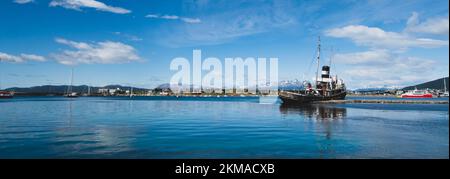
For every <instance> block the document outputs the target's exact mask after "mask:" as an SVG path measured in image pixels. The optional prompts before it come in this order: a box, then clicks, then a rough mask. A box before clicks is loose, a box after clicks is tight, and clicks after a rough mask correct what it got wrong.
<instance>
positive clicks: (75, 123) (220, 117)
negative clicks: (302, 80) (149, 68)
mask: <svg viewBox="0 0 450 179" xmlns="http://www.w3.org/2000/svg"><path fill="white" fill-rule="evenodd" d="M444 100H445V99H444ZM446 100H448V98H447V99H446ZM448 107H449V106H448V105H412V104H407V105H406V104H340V105H311V106H303V107H292V106H284V105H280V104H279V103H277V104H260V103H259V99H258V98H256V97H228V98H217V97H209V98H201V97H200V98H192V97H191V98H176V97H136V98H133V99H132V100H130V98H126V97H110V98H101V97H80V98H77V99H68V98H62V97H16V98H13V99H2V100H0V158H449V112H448Z"/></svg>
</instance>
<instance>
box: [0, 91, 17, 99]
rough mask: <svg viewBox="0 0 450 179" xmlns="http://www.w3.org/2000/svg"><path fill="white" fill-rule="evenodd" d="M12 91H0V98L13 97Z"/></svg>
mask: <svg viewBox="0 0 450 179" xmlns="http://www.w3.org/2000/svg"><path fill="white" fill-rule="evenodd" d="M13 97H14V93H13V92H9V91H0V99H7V98H13Z"/></svg>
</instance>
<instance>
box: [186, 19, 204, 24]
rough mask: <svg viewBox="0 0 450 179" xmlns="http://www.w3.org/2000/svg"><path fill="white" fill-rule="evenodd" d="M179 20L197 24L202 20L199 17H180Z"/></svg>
mask: <svg viewBox="0 0 450 179" xmlns="http://www.w3.org/2000/svg"><path fill="white" fill-rule="evenodd" d="M181 20H182V21H183V22H186V23H191V24H197V23H200V22H202V21H201V20H200V19H199V18H188V17H182V18H181Z"/></svg>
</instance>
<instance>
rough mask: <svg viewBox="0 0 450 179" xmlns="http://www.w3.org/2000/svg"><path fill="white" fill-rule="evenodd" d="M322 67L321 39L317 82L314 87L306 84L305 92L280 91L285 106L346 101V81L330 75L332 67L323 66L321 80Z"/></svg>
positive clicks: (304, 84) (318, 51)
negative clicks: (320, 71)
mask: <svg viewBox="0 0 450 179" xmlns="http://www.w3.org/2000/svg"><path fill="white" fill-rule="evenodd" d="M319 67H320V37H319V42H318V47H317V71H316V81H315V85H314V86H313V85H312V84H311V83H309V82H306V81H305V82H304V83H303V86H304V87H305V89H304V90H296V91H280V92H279V93H278V96H279V97H280V99H281V100H282V101H283V104H294V105H298V104H306V103H312V102H315V101H328V100H341V99H345V96H346V95H347V90H346V87H345V84H344V81H343V80H341V79H338V77H337V76H334V77H332V76H331V75H330V66H327V65H325V66H322V74H321V76H320V78H319Z"/></svg>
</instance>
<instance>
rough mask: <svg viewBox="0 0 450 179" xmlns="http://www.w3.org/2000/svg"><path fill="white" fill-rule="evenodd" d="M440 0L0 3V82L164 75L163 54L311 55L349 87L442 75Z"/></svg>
mask: <svg viewBox="0 0 450 179" xmlns="http://www.w3.org/2000/svg"><path fill="white" fill-rule="evenodd" d="M448 17H449V10H448V1H445V0H444V1H443V0H435V1H433V0H409V1H384V0H371V1H362V0H361V1H359V0H358V1H355V0H342V1H331V0H328V1H320V0H310V1H307V0H305V1H289V0H278V1H265V0H252V1H241V0H233V1H225V0H223V1H222V0H184V1H183V0H170V1H162V0H161V1H156V0H2V1H0V22H1V25H0V59H1V64H0V74H1V79H0V83H1V88H7V87H13V86H18V87H27V86H35V85H46V84H54V85H60V84H68V83H69V79H70V69H71V68H72V67H74V69H75V81H74V84H76V85H78V84H88V85H94V86H103V85H108V84H122V85H133V86H139V87H146V88H153V87H155V86H157V85H158V84H162V83H167V82H168V81H169V80H170V77H171V76H172V74H173V73H175V72H173V71H170V70H169V65H170V62H171V60H172V59H173V58H175V57H186V58H189V59H191V58H192V50H193V49H201V50H202V56H203V58H206V57H210V56H214V57H219V58H221V59H223V58H225V57H267V58H269V57H278V58H279V77H280V80H294V79H299V80H302V79H308V80H311V79H313V76H314V69H311V62H312V58H313V57H314V55H315V48H316V39H317V36H321V38H322V47H323V56H322V57H323V61H324V63H328V62H329V59H330V58H331V59H332V62H333V63H332V64H333V65H332V73H333V74H338V75H339V77H340V78H343V79H344V81H346V83H347V86H348V87H350V88H361V87H381V86H405V85H410V84H415V83H419V82H424V81H428V80H433V79H437V78H441V77H443V76H448V71H449V63H448V59H449V50H448V38H449V19H448Z"/></svg>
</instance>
